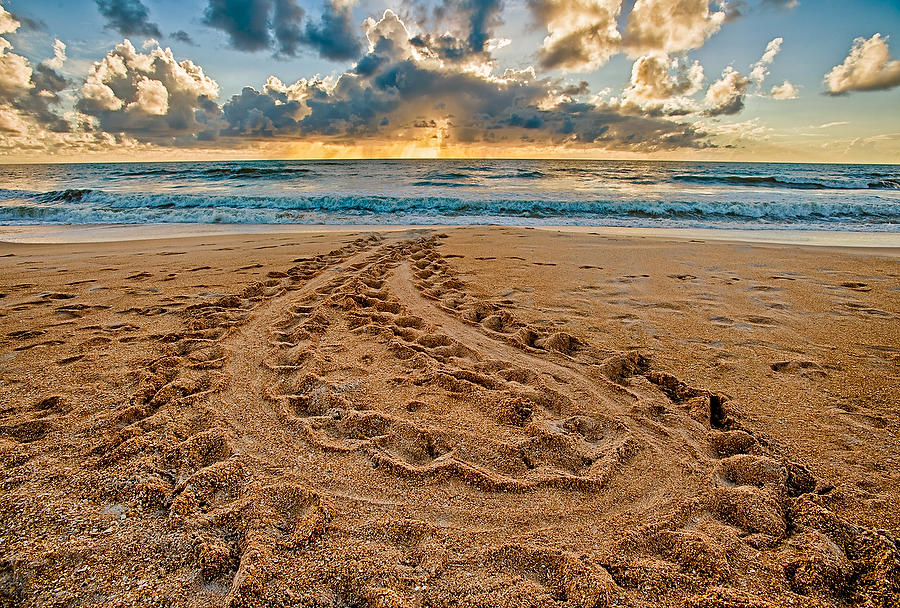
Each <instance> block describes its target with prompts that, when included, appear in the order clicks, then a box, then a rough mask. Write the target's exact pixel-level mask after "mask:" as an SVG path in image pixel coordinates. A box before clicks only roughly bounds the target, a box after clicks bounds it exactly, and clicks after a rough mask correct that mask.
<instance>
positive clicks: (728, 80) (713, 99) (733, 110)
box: [704, 66, 750, 116]
mask: <svg viewBox="0 0 900 608" xmlns="http://www.w3.org/2000/svg"><path fill="white" fill-rule="evenodd" d="M749 84H750V80H749V79H748V78H747V77H746V76H743V75H742V74H741V73H740V72H738V71H737V70H735V69H734V68H733V67H731V66H728V67H726V68H725V69H724V70H723V71H722V77H721V78H719V79H718V80H716V81H715V82H714V83H712V84H711V85H709V88H708V89H707V90H706V97H705V99H704V101H705V103H706V112H705V113H706V114H707V115H708V116H721V115H723V114H737V113H738V112H740V111H741V110H743V109H744V95H745V94H746V92H747V86H748V85H749Z"/></svg>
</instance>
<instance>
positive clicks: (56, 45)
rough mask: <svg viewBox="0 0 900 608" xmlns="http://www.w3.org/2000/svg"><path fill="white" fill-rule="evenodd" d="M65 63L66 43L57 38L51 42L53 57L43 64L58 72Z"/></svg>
mask: <svg viewBox="0 0 900 608" xmlns="http://www.w3.org/2000/svg"><path fill="white" fill-rule="evenodd" d="M65 62H66V43H65V42H63V41H62V40H60V39H59V38H57V39H56V40H54V41H53V57H52V58H51V59H48V60H47V61H45V62H44V63H45V64H47V65H48V66H50V67H51V68H53V69H54V70H59V69H61V68H62V66H63V64H64V63H65Z"/></svg>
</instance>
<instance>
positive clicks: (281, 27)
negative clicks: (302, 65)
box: [204, 0, 361, 60]
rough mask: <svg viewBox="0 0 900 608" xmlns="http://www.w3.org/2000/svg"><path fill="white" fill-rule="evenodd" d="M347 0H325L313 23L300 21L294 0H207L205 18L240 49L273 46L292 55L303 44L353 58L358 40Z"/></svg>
mask: <svg viewBox="0 0 900 608" xmlns="http://www.w3.org/2000/svg"><path fill="white" fill-rule="evenodd" d="M353 4H354V3H353V1H352V0H326V1H325V3H324V5H323V9H322V15H321V17H320V20H319V22H318V23H316V22H313V21H311V20H307V21H306V22H305V23H304V21H303V18H304V15H305V11H304V10H303V9H302V8H301V7H300V6H299V5H298V4H297V2H296V0H209V4H208V5H207V7H206V12H205V14H204V23H205V24H206V25H209V26H210V27H214V28H216V29H219V30H222V31H223V32H225V33H226V34H228V38H229V42H230V44H231V46H232V47H233V48H235V49H237V50H240V51H262V50H267V49H274V50H275V53H276V54H277V55H282V56H295V55H297V54H298V53H299V52H300V51H301V50H302V48H303V47H308V48H310V49H312V50H314V51H316V52H317V53H318V54H319V55H320V56H322V57H324V58H326V59H332V60H348V59H355V58H356V57H358V56H359V52H360V49H361V44H360V40H359V36H358V34H357V32H356V27H354V25H353V22H352V19H353Z"/></svg>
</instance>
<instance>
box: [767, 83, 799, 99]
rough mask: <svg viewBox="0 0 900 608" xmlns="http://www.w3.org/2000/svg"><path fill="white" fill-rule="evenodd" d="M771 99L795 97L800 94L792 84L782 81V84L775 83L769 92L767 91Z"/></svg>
mask: <svg viewBox="0 0 900 608" xmlns="http://www.w3.org/2000/svg"><path fill="white" fill-rule="evenodd" d="M769 94H770V95H771V96H772V98H773V99H781V100H784V99H797V97H799V96H800V92H799V91H798V90H797V87H795V86H794V85H793V84H791V83H790V82H788V81H787V80H785V81H784V83H782V84H776V85H774V86H773V87H772V90H771V92H770V93H769Z"/></svg>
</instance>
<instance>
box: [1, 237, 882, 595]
mask: <svg viewBox="0 0 900 608" xmlns="http://www.w3.org/2000/svg"><path fill="white" fill-rule="evenodd" d="M590 232H591V231H582V232H554V231H549V230H534V229H524V228H501V227H469V228H441V229H421V230H412V229H410V230H397V231H391V232H382V233H374V232H360V231H358V230H351V231H348V232H340V231H328V232H321V233H316V232H303V233H293V234H291V233H280V234H214V235H205V236H199V237H190V238H168V239H155V240H141V241H129V242H107V243H56V244H34V243H0V315H2V316H0V463H2V470H0V606H131V605H141V606H145V605H159V606H226V605H227V606H323V607H324V606H335V607H339V606H340V607H343V606H346V607H349V606H372V607H375V606H378V607H381V606H410V607H415V606H448V607H449V606H459V607H462V606H484V607H488V606H509V607H512V606H516V607H518V606H522V607H524V606H560V607H563V606H571V607H574V606H617V605H618V606H706V607H713V606H722V607H726V606H735V607H736V606H742V607H751V606H786V605H792V606H897V605H898V602H900V600H898V597H900V582H898V581H900V547H898V540H897V539H898V536H900V490H898V488H900V472H898V471H900V468H898V467H900V442H898V433H900V390H898V386H900V257H898V256H900V250H898V249H892V248H887V247H882V248H867V249H863V248H848V247H812V246H796V245H780V244H771V243H731V242H713V241H709V240H707V241H703V239H690V238H681V239H678V238H674V237H668V236H660V235H654V236H639V235H631V234H622V235H617V234H608V233H607V234H591V233H590Z"/></svg>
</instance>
